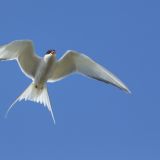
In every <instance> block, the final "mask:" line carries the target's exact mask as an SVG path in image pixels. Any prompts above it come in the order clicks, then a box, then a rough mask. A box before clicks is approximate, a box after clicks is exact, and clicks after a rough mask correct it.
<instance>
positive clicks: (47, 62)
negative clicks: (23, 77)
mask: <svg viewBox="0 0 160 160" xmlns="http://www.w3.org/2000/svg"><path fill="white" fill-rule="evenodd" d="M55 63H56V59H55V57H54V56H51V55H46V56H45V57H44V58H43V59H41V62H40V64H39V66H38V68H37V71H36V74H35V79H34V81H33V82H34V84H35V86H36V87H37V88H43V86H44V85H45V83H46V82H47V81H48V78H49V77H50V73H51V69H52V67H53V66H54V64H55Z"/></svg>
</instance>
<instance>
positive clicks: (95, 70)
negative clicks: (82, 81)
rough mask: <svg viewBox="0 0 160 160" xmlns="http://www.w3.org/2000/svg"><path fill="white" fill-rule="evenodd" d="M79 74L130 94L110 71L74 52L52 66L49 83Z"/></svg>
mask: <svg viewBox="0 0 160 160" xmlns="http://www.w3.org/2000/svg"><path fill="white" fill-rule="evenodd" d="M73 72H79V73H81V74H83V75H86V76H88V77H91V78H94V79H97V80H99V81H103V82H105V83H110V84H112V85H114V86H116V87H118V88H120V89H122V90H124V91H127V92H130V91H129V89H128V88H127V86H126V85H125V84H124V83H123V82H122V81H120V80H119V79H118V78H117V77H116V76H115V75H113V74H112V73H111V72H110V71H108V70H107V69H105V68H104V67H102V66H101V65H99V64H97V63H96V62H94V61H93V60H92V59H90V58H89V57H88V56H86V55H84V54H80V53H78V52H76V51H71V50H70V51H67V52H66V53H65V54H64V56H63V57H62V58H61V59H60V60H59V61H58V62H57V63H56V64H55V65H54V66H53V68H52V74H51V77H50V78H49V80H48V81H49V82H54V81H57V80H60V79H63V78H64V77H66V76H68V75H69V74H71V73H73Z"/></svg>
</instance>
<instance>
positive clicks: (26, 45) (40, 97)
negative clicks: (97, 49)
mask: <svg viewBox="0 0 160 160" xmlns="http://www.w3.org/2000/svg"><path fill="white" fill-rule="evenodd" d="M5 60H16V61H17V62H18V64H19V67H20V69H21V70H22V72H23V73H24V74H25V75H26V76H27V77H28V78H30V79H31V80H32V83H31V84H30V85H29V86H28V87H27V89H26V90H25V91H24V92H23V93H22V94H21V95H20V96H19V97H18V98H17V99H16V100H15V101H14V102H13V103H12V105H11V106H10V107H9V109H8V110H7V113H8V112H9V110H10V109H11V108H12V107H13V106H14V104H15V103H16V102H17V101H21V100H30V101H33V102H37V103H40V104H43V105H44V106H47V108H48V110H49V111H50V113H51V115H52V118H53V121H54V123H55V118H54V115H53V111H52V107H51V103H50V98H49V95H48V91H47V82H56V81H59V80H62V79H63V78H65V77H66V76H68V75H70V74H72V73H76V72H77V73H80V74H81V75H85V76H87V77H90V78H93V79H96V80H99V81H102V82H105V83H107V84H112V85H114V86H116V87H118V88H120V89H121V90H124V91H126V92H129V93H130V90H129V89H128V88H127V86H126V85H125V84H124V83H123V82H122V81H121V80H119V79H118V78H117V77H116V76H115V75H113V74H112V73H111V72H110V71H109V70H107V69H105V68H104V67H102V66H101V65H99V64H98V63H96V62H95V61H93V60H92V59H91V58H89V57H88V56H86V55H85V54H82V53H79V52H77V51H74V50H68V51H66V52H65V53H64V55H63V56H62V57H61V58H60V59H59V60H57V59H56V51H55V50H48V51H47V52H46V53H45V55H44V57H39V56H38V55H37V54H36V52H35V49H34V45H33V42H32V41H31V40H15V41H12V42H10V43H8V44H5V45H2V46H0V61H5ZM7 113H6V114H7Z"/></svg>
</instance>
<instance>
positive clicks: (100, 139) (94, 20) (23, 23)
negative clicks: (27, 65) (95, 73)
mask: <svg viewBox="0 0 160 160" xmlns="http://www.w3.org/2000/svg"><path fill="white" fill-rule="evenodd" d="M159 16H160V2H159V1H158V0H157V1H156V0H152V1H151V0H134V1H127V0H121V1H119V0H94V1H91V0H81V1H76V0H67V1H64V0H63V1H62V0H45V1H43V0H42V1H38V0H35V1H32V0H27V1H22V0H14V1H8V0H5V1H4V0H2V1H1V10H0V17H1V24H0V44H5V43H8V42H10V41H12V40H15V39H32V40H33V41H34V43H35V46H36V51H37V53H38V54H39V55H41V56H43V55H44V52H46V50H48V49H52V48H53V49H56V50H57V57H58V58H59V57H61V56H62V55H63V53H64V52H65V51H66V50H68V49H74V50H77V51H81V52H84V53H86V54H87V55H88V56H90V57H91V58H93V59H94V60H96V61H97V62H99V63H100V64H101V65H103V66H105V67H106V68H108V69H110V70H111V71H112V72H113V73H115V74H116V75H117V76H119V78H120V79H121V80H123V81H124V82H125V83H126V84H127V85H128V87H129V88H130V90H131V91H132V94H131V95H129V94H126V93H124V92H122V91H120V90H118V89H117V88H115V87H112V86H109V85H106V84H103V83H100V82H97V81H95V80H90V79H87V78H84V77H81V76H79V75H73V76H71V77H68V78H66V79H65V80H63V81H60V82H57V83H55V84H49V93H50V97H51V101H52V103H53V109H54V114H55V118H56V125H55V126H54V125H53V122H52V119H51V116H50V114H49V112H48V111H47V109H46V108H44V107H42V106H41V105H39V104H35V103H32V102H20V103H17V104H16V107H15V108H14V109H13V110H11V112H10V113H9V116H8V119H4V115H5V112H6V110H7V108H8V107H9V105H10V104H11V103H12V102H13V101H14V100H15V99H16V97H17V96H18V95H19V94H20V93H21V92H22V91H23V90H24V89H25V88H26V87H27V86H28V85H29V83H30V82H31V81H30V80H29V79H28V78H27V77H25V76H24V75H23V74H22V73H21V71H20V69H19V67H18V65H17V64H16V62H9V63H8V62H3V63H0V73H1V75H2V76H1V78H0V79H1V83H0V90H1V93H0V99H1V103H0V159H3V160H9V159H13V160H20V159H24V160H28V159H30V160H35V159H39V160H43V159H47V160H51V159H56V160H66V159H69V160H75V159H76V160H82V159H83V160H88V159H92V160H97V159H101V160H106V159H109V160H135V159H136V160H142V159H145V160H150V159H154V160H159V159H160V116H159V114H160V105H159V104H160V102H159V89H160V87H159V82H160V76H159V68H160V63H159V59H160V47H159V42H160V38H159V37H160V30H159V28H160V22H159ZM7 73H10V74H7Z"/></svg>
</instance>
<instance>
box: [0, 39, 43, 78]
mask: <svg viewBox="0 0 160 160" xmlns="http://www.w3.org/2000/svg"><path fill="white" fill-rule="evenodd" d="M1 60H17V62H18V64H19V66H20V68H21V70H22V72H23V73H24V74H25V75H26V76H28V77H29V78H31V79H33V78H34V77H35V73H36V70H37V67H38V65H39V63H40V61H41V59H40V57H38V56H37V55H36V54H35V51H34V47H33V43H32V41H30V40H16V41H13V42H11V43H9V44H6V45H3V46H0V61H1Z"/></svg>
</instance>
